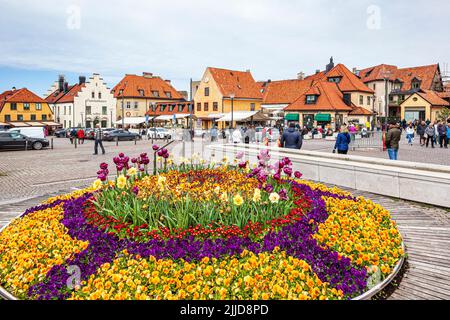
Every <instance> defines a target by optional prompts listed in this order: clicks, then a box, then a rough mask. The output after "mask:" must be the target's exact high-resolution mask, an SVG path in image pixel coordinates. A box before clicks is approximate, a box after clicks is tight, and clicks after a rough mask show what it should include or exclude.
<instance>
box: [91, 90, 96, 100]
mask: <svg viewBox="0 0 450 320" xmlns="http://www.w3.org/2000/svg"><path fill="white" fill-rule="evenodd" d="M91 96H92V99H95V92H94V91H92V95H91Z"/></svg>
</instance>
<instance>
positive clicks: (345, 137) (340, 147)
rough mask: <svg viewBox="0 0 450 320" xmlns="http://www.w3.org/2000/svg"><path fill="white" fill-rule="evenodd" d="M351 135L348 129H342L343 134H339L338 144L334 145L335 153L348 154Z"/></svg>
mask: <svg viewBox="0 0 450 320" xmlns="http://www.w3.org/2000/svg"><path fill="white" fill-rule="evenodd" d="M350 141H351V139H350V134H349V133H348V129H347V128H345V127H344V128H342V129H341V132H339V134H338V136H337V138H336V144H335V145H334V150H333V153H335V152H336V150H337V152H338V153H339V154H347V153H348V145H349V144H350Z"/></svg>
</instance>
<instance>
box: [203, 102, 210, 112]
mask: <svg viewBox="0 0 450 320" xmlns="http://www.w3.org/2000/svg"><path fill="white" fill-rule="evenodd" d="M203 107H204V110H203V111H208V110H209V103H208V102H205V103H204V106H203Z"/></svg>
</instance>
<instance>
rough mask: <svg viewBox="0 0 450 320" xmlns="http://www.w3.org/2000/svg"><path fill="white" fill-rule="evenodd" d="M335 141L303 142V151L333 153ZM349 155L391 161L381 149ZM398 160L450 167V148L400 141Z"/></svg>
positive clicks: (351, 152)
mask: <svg viewBox="0 0 450 320" xmlns="http://www.w3.org/2000/svg"><path fill="white" fill-rule="evenodd" d="M334 144H335V142H334V141H326V140H305V141H304V142H303V147H302V149H303V150H311V151H322V152H329V153H331V152H332V151H333V148H334ZM348 154H349V155H356V156H363V157H373V158H381V159H389V156H388V154H387V151H381V150H380V149H356V150H355V151H353V150H350V151H349V153H348ZM398 160H402V161H412V162H420V163H432V164H440V165H446V166H450V148H449V149H445V148H442V149H441V148H440V147H439V145H437V146H435V148H434V149H432V148H431V146H430V147H429V148H426V147H422V146H420V143H419V140H418V139H415V141H414V144H413V146H409V145H408V143H407V142H406V140H405V139H404V138H403V139H402V140H401V141H400V149H399V153H398Z"/></svg>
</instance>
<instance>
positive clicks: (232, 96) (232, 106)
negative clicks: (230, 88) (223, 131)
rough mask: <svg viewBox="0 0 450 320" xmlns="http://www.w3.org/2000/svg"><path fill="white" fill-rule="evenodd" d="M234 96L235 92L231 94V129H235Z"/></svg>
mask: <svg viewBox="0 0 450 320" xmlns="http://www.w3.org/2000/svg"><path fill="white" fill-rule="evenodd" d="M234 97H235V94H234V93H232V94H230V99H231V122H230V131H231V129H233V113H234Z"/></svg>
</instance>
